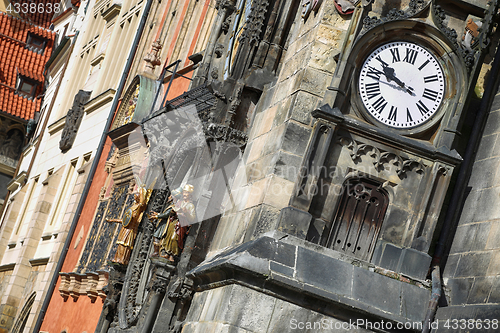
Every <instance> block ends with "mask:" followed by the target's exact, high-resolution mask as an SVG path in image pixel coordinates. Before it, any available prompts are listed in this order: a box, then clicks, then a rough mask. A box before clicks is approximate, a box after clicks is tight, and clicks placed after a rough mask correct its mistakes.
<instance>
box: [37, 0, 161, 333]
mask: <svg viewBox="0 0 500 333" xmlns="http://www.w3.org/2000/svg"><path fill="white" fill-rule="evenodd" d="M152 3H153V0H148V1H147V2H146V5H145V8H144V11H143V13H142V17H141V21H140V22H139V27H138V29H137V32H136V34H135V37H134V41H133V42H132V46H131V48H130V52H129V55H128V59H127V63H126V64H125V68H124V69H123V73H122V77H121V78H120V83H119V85H118V88H117V90H116V94H115V97H114V99H113V104H112V105H111V109H110V110H109V115H108V119H107V121H106V125H105V127H104V129H105V130H104V131H103V134H102V136H101V140H100V142H99V146H98V148H97V151H96V154H95V157H94V160H93V162H92V166H91V168H90V171H89V175H88V178H87V181H86V182H85V187H84V188H83V192H82V196H81V197H80V201H79V202H78V206H77V208H76V211H75V215H74V216H73V221H72V222H71V226H70V229H69V231H68V235H67V237H66V240H65V242H64V247H63V249H62V252H61V256H60V257H59V261H58V262H57V266H56V268H55V271H54V273H53V275H52V279H51V281H50V285H49V289H48V290H47V294H46V295H45V299H44V301H43V304H42V308H41V309H40V313H39V315H38V318H37V321H36V324H35V327H34V329H33V332H34V333H38V332H39V331H40V328H41V327H42V323H43V319H44V318H45V314H46V312H47V308H48V307H49V303H50V299H51V298H52V294H53V293H54V289H55V287H56V283H57V280H58V278H59V274H58V273H59V271H60V270H61V269H62V266H63V263H64V260H65V259H66V255H67V253H68V249H69V246H70V243H71V240H72V238H73V235H74V233H75V230H76V226H77V224H78V220H79V219H80V215H81V213H82V210H83V207H84V205H85V201H86V199H87V195H88V193H89V190H90V186H91V185H92V180H93V178H94V175H95V172H96V170H97V165H98V164H99V160H100V159H101V155H102V151H103V149H104V144H105V143H106V138H107V135H108V130H109V128H110V127H111V124H112V122H113V116H114V114H115V111H116V109H117V107H118V103H119V100H120V96H121V94H122V92H123V89H124V87H125V83H126V81H127V78H128V75H129V72H130V69H131V68H132V63H133V61H134V57H135V54H136V52H137V47H138V46H139V41H140V40H141V36H142V33H143V31H144V27H145V26H146V20H147V18H148V16H149V11H150V9H151V5H152Z"/></svg>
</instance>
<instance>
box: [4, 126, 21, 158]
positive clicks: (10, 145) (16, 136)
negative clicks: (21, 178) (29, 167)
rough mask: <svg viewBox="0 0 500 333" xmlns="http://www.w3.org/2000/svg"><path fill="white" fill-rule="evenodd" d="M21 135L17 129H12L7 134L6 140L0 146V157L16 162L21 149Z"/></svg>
mask: <svg viewBox="0 0 500 333" xmlns="http://www.w3.org/2000/svg"><path fill="white" fill-rule="evenodd" d="M23 143H24V138H23V133H22V132H21V130H19V129H12V130H10V131H8V132H7V137H6V139H5V140H4V141H3V142H2V145H1V146H0V155H3V156H5V157H7V158H10V159H13V160H17V159H18V158H19V155H20V154H21V150H22V148H23Z"/></svg>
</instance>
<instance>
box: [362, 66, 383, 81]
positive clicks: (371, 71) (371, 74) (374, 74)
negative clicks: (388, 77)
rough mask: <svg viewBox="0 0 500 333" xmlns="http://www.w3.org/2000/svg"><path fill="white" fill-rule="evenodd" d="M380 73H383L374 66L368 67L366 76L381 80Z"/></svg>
mask: <svg viewBox="0 0 500 333" xmlns="http://www.w3.org/2000/svg"><path fill="white" fill-rule="evenodd" d="M380 74H382V72H381V71H379V70H377V69H375V68H373V67H368V71H367V73H366V76H368V77H371V78H372V79H374V80H375V81H378V80H380Z"/></svg>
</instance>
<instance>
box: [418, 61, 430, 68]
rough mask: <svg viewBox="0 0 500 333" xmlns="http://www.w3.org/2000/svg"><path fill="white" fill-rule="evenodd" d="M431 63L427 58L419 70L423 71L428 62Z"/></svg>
mask: <svg viewBox="0 0 500 333" xmlns="http://www.w3.org/2000/svg"><path fill="white" fill-rule="evenodd" d="M428 63H429V60H426V61H425V62H424V63H423V64H422V65H421V66H420V67H419V68H418V70H419V71H421V70H422V69H423V68H424V67H425V66H427V64H428Z"/></svg>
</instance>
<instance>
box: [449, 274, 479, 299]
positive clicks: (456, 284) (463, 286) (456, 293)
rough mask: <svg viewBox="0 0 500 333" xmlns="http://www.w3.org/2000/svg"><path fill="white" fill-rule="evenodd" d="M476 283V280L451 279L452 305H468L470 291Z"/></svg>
mask: <svg viewBox="0 0 500 333" xmlns="http://www.w3.org/2000/svg"><path fill="white" fill-rule="evenodd" d="M473 283H474V278H464V279H449V280H448V288H449V289H450V290H451V294H450V298H451V302H450V304H451V305H463V304H467V298H468V296H469V292H470V289H471V287H472V284H473Z"/></svg>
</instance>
